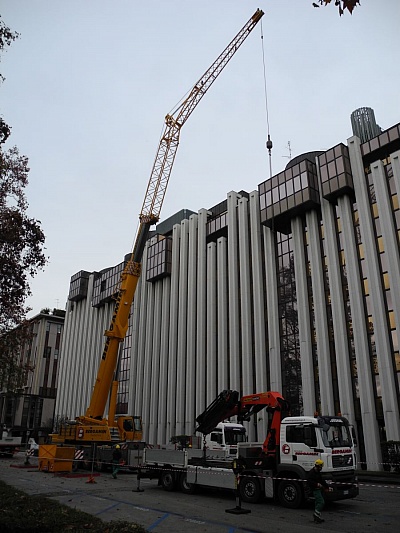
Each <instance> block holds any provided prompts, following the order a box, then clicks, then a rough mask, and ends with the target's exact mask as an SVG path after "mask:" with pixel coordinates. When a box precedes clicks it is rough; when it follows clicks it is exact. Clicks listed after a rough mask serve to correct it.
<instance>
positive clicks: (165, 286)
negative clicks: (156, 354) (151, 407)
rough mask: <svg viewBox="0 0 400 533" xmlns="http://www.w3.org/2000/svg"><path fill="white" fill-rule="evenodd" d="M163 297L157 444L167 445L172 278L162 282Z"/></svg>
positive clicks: (166, 278)
mask: <svg viewBox="0 0 400 533" xmlns="http://www.w3.org/2000/svg"><path fill="white" fill-rule="evenodd" d="M161 283H162V296H161V341H160V383H159V394H158V413H157V416H158V418H157V422H158V424H157V442H156V444H166V443H167V442H168V439H167V401H168V387H167V384H168V353H169V349H168V347H169V302H170V298H171V278H170V277H169V276H167V277H165V278H164V279H163V280H162V282H161Z"/></svg>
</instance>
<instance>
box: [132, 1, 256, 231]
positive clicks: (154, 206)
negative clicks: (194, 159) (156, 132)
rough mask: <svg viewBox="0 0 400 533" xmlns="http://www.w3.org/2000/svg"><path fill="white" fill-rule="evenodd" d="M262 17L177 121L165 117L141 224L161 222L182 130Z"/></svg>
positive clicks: (197, 88) (236, 41)
mask: <svg viewBox="0 0 400 533" xmlns="http://www.w3.org/2000/svg"><path fill="white" fill-rule="evenodd" d="M263 15H264V12H263V11H261V10H260V9H257V11H256V12H255V13H254V15H253V16H252V17H251V18H250V20H249V21H248V22H247V23H246V24H245V25H244V26H243V28H242V29H241V30H240V31H239V33H238V34H237V35H236V36H235V37H234V38H233V39H232V41H231V42H230V43H229V44H228V46H227V47H226V48H225V50H224V51H223V52H222V53H221V54H220V55H219V56H218V58H217V59H216V60H215V61H214V63H213V64H212V65H211V66H210V68H209V69H208V70H207V71H206V72H205V73H204V74H203V76H202V77H201V78H200V79H199V80H198V82H197V83H195V85H194V86H193V88H192V90H191V91H190V93H189V96H188V97H187V98H186V99H185V100H184V102H183V103H182V104H181V105H180V106H179V107H178V108H177V110H176V111H175V117H174V116H173V115H167V116H166V117H165V128H164V132H163V135H162V137H161V140H160V144H159V148H158V151H157V155H156V158H155V160H154V165H153V169H152V172H151V175H150V180H149V183H148V186H147V191H146V195H145V199H144V202H143V206H142V210H141V213H140V220H141V221H147V220H153V221H157V220H158V218H159V215H160V211H161V206H162V203H163V200H164V195H165V191H166V188H167V185H168V181H169V177H170V174H171V169H172V165H173V162H174V159H175V155H176V150H177V148H178V144H179V135H180V130H181V128H182V126H183V125H184V123H185V122H186V120H187V119H188V118H189V116H190V115H191V113H192V112H193V111H194V109H195V108H196V106H197V104H198V103H199V102H200V100H201V99H202V98H203V96H204V95H205V94H206V92H207V91H208V89H209V88H210V87H211V85H212V84H213V83H214V81H215V80H216V79H217V77H218V76H219V74H220V73H221V72H222V70H223V69H224V67H225V66H226V65H227V64H228V62H229V61H230V59H231V58H232V57H233V55H234V54H235V53H236V52H237V50H238V49H239V48H240V46H241V45H242V44H243V42H244V41H245V40H246V38H247V37H248V36H249V34H250V33H251V31H252V30H253V28H254V27H255V26H256V24H257V23H258V21H259V20H260V19H261V17H262V16H263Z"/></svg>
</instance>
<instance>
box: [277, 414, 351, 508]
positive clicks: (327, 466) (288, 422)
mask: <svg viewBox="0 0 400 533" xmlns="http://www.w3.org/2000/svg"><path fill="white" fill-rule="evenodd" d="M277 459H278V461H277V462H278V466H277V471H278V475H280V476H281V477H285V476H290V475H291V476H292V477H295V476H297V477H298V478H299V479H304V473H305V472H308V471H309V470H311V468H312V467H313V466H314V463H315V461H316V459H322V460H323V461H324V469H323V472H322V474H323V476H324V478H325V479H326V481H327V482H328V483H330V484H331V487H332V488H333V491H332V492H329V493H327V494H326V496H325V497H326V498H327V499H329V500H337V499H342V498H343V497H354V496H356V495H357V494H358V486H357V484H356V477H355V468H356V463H357V461H356V454H355V449H354V443H353V439H352V434H351V427H350V425H349V422H348V420H347V419H346V418H344V417H341V416H318V417H311V416H298V417H287V418H284V419H283V420H282V423H281V430H280V448H279V451H278V455H277Z"/></svg>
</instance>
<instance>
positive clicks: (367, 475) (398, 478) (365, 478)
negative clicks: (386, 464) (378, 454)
mask: <svg viewBox="0 0 400 533" xmlns="http://www.w3.org/2000/svg"><path fill="white" fill-rule="evenodd" d="M356 474H357V477H358V481H359V482H360V483H365V482H368V483H383V484H385V485H400V474H397V473H396V472H384V471H383V472H376V471H371V470H356Z"/></svg>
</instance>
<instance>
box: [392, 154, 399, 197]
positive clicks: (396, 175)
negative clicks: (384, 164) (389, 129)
mask: <svg viewBox="0 0 400 533" xmlns="http://www.w3.org/2000/svg"><path fill="white" fill-rule="evenodd" d="M390 161H391V163H392V169H393V180H394V182H395V186H396V192H397V196H398V197H399V198H400V150H397V152H393V153H392V154H390Z"/></svg>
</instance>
